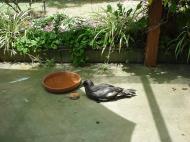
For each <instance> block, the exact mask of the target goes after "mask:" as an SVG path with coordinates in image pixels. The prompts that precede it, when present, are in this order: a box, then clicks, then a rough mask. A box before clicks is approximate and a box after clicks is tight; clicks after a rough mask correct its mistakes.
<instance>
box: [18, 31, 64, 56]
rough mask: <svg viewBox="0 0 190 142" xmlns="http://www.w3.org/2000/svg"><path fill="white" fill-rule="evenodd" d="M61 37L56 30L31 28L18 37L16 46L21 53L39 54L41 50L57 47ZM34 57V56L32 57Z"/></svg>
mask: <svg viewBox="0 0 190 142" xmlns="http://www.w3.org/2000/svg"><path fill="white" fill-rule="evenodd" d="M60 44H61V39H60V37H59V35H58V34H56V33H55V32H53V31H52V32H46V31H42V30H38V29H29V30H28V31H27V32H26V34H25V35H24V36H22V37H20V38H17V40H16V43H15V48H16V50H17V51H18V52H19V53H20V54H24V55H29V56H30V57H34V56H31V55H32V54H34V55H36V56H39V53H40V52H43V51H47V50H50V49H57V48H58V46H60ZM32 59H33V58H32Z"/></svg>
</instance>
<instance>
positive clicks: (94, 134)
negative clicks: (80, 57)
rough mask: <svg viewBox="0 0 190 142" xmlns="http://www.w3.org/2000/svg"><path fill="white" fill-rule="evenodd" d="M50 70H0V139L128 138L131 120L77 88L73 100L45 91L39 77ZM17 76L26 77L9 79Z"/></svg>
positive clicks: (99, 141) (108, 141)
mask: <svg viewBox="0 0 190 142" xmlns="http://www.w3.org/2000/svg"><path fill="white" fill-rule="evenodd" d="M51 71H52V70H33V71H20V70H0V79H1V80H0V126H1V129H0V141H2V142H11V141H14V142H23V141H24V142H35V141H36V142H53V141H55V142H58V141H65V142H74V141H76V142H116V141H118V140H119V141H120V142H130V141H131V136H132V133H133V130H134V127H135V123H133V122H131V121H128V120H126V119H124V118H122V117H120V116H118V115H117V114H115V113H113V112H111V111H110V110H108V109H106V108H105V107H103V106H102V105H101V104H99V103H96V102H93V101H91V100H89V99H88V98H86V96H85V94H84V92H83V91H82V90H81V89H79V90H78V92H79V93H80V94H81V98H80V99H79V100H75V101H73V100H70V99H69V98H68V95H52V94H50V93H47V92H46V91H45V90H44V89H43V88H42V86H41V79H42V78H43V76H44V75H45V74H46V73H49V72H51ZM84 76H85V74H84ZM21 77H25V78H27V79H26V80H23V81H20V82H14V83H10V82H13V81H14V80H17V79H19V78H21ZM86 77H87V76H86Z"/></svg>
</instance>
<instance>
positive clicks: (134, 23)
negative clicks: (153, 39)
mask: <svg viewBox="0 0 190 142" xmlns="http://www.w3.org/2000/svg"><path fill="white" fill-rule="evenodd" d="M143 10H144V9H142V2H140V3H139V4H138V5H137V7H136V9H135V10H133V9H129V10H126V9H125V7H124V6H123V5H122V4H120V3H119V4H118V5H117V9H116V10H113V8H112V7H111V5H108V6H107V9H106V10H105V11H104V13H103V14H99V13H97V14H96V20H97V21H98V23H99V26H98V27H97V28H96V35H95V36H94V39H93V40H92V45H93V47H94V48H102V54H103V53H104V51H105V50H106V49H107V50H108V51H109V52H108V55H107V59H108V61H109V58H110V55H111V53H112V52H113V51H114V50H115V49H118V50H119V52H120V50H121V48H122V47H129V46H130V44H131V43H132V42H134V38H133V37H132V34H133V33H135V32H137V31H138V30H139V29H142V28H144V27H146V19H145V18H144V17H143V18H140V14H142V12H143Z"/></svg>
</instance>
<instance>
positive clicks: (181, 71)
mask: <svg viewBox="0 0 190 142" xmlns="http://www.w3.org/2000/svg"><path fill="white" fill-rule="evenodd" d="M123 71H125V72H127V73H131V74H132V75H133V76H138V77H139V78H140V81H141V83H142V86H143V88H144V91H145V94H146V97H147V100H148V104H149V108H150V110H151V113H152V117H153V119H154V123H155V126H156V129H157V132H158V135H159V138H160V141H161V142H172V138H171V136H170V133H169V130H168V128H167V126H166V122H165V120H164V117H163V115H162V112H161V110H160V107H159V104H158V102H157V100H156V95H155V94H154V91H153V89H152V87H151V83H158V84H164V83H173V81H174V80H175V82H174V83H176V82H177V83H179V84H180V83H181V84H185V83H188V82H184V80H183V78H186V79H190V74H189V71H190V66H188V65H175V66H174V65H161V66H159V67H157V68H146V67H144V66H139V65H124V66H123ZM176 80H177V81H176ZM189 85H190V84H189ZM154 89H155V88H154Z"/></svg>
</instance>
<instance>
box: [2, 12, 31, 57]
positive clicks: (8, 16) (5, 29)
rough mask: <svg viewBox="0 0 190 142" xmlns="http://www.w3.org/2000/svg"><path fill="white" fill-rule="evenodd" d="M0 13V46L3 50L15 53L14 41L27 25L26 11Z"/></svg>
mask: <svg viewBox="0 0 190 142" xmlns="http://www.w3.org/2000/svg"><path fill="white" fill-rule="evenodd" d="M0 14H1V17H0V48H3V49H4V52H10V53H11V55H12V54H16V50H15V41H16V39H17V38H18V37H20V36H21V35H23V32H24V29H25V28H26V27H28V24H29V17H28V12H27V11H26V12H20V13H15V14H12V13H0Z"/></svg>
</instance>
